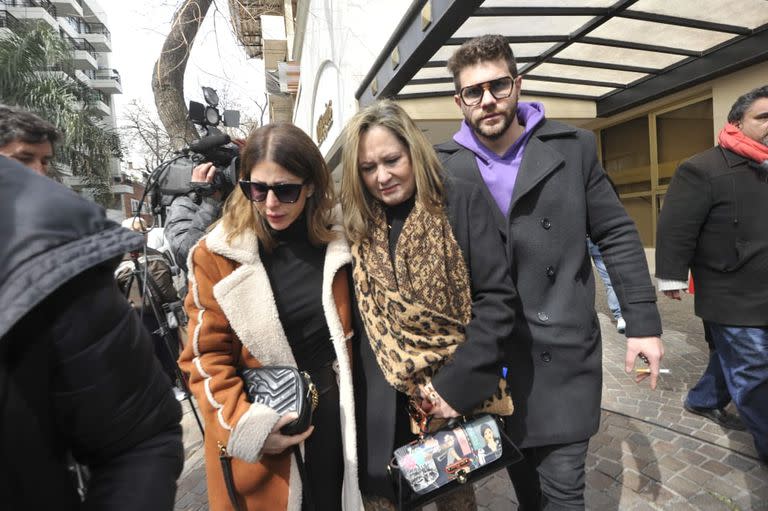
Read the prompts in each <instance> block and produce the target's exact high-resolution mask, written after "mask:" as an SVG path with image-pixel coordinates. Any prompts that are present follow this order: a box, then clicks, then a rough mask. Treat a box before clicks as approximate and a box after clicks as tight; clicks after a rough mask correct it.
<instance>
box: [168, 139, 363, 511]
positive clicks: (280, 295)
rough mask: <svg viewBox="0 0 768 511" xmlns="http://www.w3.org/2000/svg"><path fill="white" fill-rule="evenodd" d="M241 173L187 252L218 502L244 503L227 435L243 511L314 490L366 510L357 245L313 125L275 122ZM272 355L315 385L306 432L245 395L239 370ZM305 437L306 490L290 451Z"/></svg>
mask: <svg viewBox="0 0 768 511" xmlns="http://www.w3.org/2000/svg"><path fill="white" fill-rule="evenodd" d="M240 179H241V181H240V189H239V190H235V191H234V192H233V195H232V196H231V197H230V198H229V200H228V202H227V204H226V206H225V209H224V214H223V217H222V219H221V221H220V222H219V223H218V224H217V225H216V226H215V227H214V228H213V230H212V231H211V232H210V233H209V234H208V235H206V236H205V237H204V238H203V239H201V240H200V241H199V242H198V244H197V245H196V246H195V247H194V248H193V249H192V251H191V252H190V255H189V259H188V267H189V294H188V295H187V299H186V303H185V306H186V309H187V313H188V314H189V318H190V321H189V341H188V343H187V346H186V347H185V349H184V352H183V353H182V355H181V357H180V365H181V367H182V368H183V369H184V370H185V371H187V372H188V373H190V386H191V388H192V391H193V392H194V394H195V397H196V398H197V401H198V403H199V405H200V409H201V410H202V413H203V415H204V417H205V425H206V429H205V455H206V472H207V479H208V499H209V503H210V509H211V510H212V511H218V510H230V509H234V506H233V505H232V503H231V501H230V498H229V496H228V493H227V490H226V486H225V483H224V477H223V473H222V468H221V464H220V461H219V459H218V458H219V449H220V446H221V447H224V448H226V450H227V451H228V454H229V455H231V456H232V458H233V459H232V472H233V475H234V485H235V490H236V493H237V500H238V504H239V506H240V508H241V509H244V510H248V511H253V510H270V511H272V510H296V511H298V510H300V509H302V508H306V505H307V502H306V501H307V500H311V501H312V504H313V506H314V509H317V510H336V509H344V510H349V511H354V510H357V509H361V508H362V501H361V497H360V491H359V489H358V481H357V454H356V439H355V413H354V408H353V406H354V405H353V397H352V374H351V369H350V362H349V353H348V350H347V345H348V341H349V340H350V339H351V338H352V335H353V333H352V330H351V321H350V318H351V314H350V295H349V289H350V288H349V275H348V265H349V263H350V261H351V257H350V252H349V248H348V246H347V242H346V239H345V238H344V236H343V234H342V233H341V231H340V229H338V228H334V227H330V224H331V218H330V217H331V209H332V205H333V188H332V183H331V180H330V173H329V172H328V169H327V167H326V165H325V162H324V160H323V158H322V155H321V154H320V152H319V150H318V149H317V147H316V146H315V145H314V143H313V142H312V140H311V139H310V138H309V137H308V136H307V135H306V134H304V132H302V131H301V130H299V129H298V128H296V127H294V126H292V125H288V124H275V125H268V126H265V127H262V128H259V129H257V130H255V131H254V132H253V133H252V134H251V136H250V137H249V139H248V141H247V142H246V145H245V148H244V149H243V152H242V160H241V169H240ZM270 365H290V366H294V367H298V368H299V369H300V370H302V371H307V372H308V373H309V374H310V375H311V376H312V379H313V382H314V383H315V384H316V385H317V387H318V390H319V393H320V402H319V406H318V408H317V409H316V410H315V414H314V417H313V426H311V427H310V428H309V429H308V430H307V431H306V432H304V433H300V434H297V435H293V436H286V435H283V434H281V433H280V428H281V427H282V426H283V425H285V424H287V423H289V422H291V421H292V420H293V418H294V417H291V416H290V415H286V416H283V417H281V416H280V415H279V414H278V413H277V412H276V411H275V410H273V409H271V408H268V407H267V406H265V405H262V404H259V403H253V404H251V403H249V402H248V401H247V400H246V396H245V393H244V389H243V384H242V380H241V379H240V378H239V377H238V376H237V374H236V371H237V369H239V368H244V367H259V366H270ZM296 444H301V446H302V450H303V452H304V458H305V463H306V468H307V482H308V484H307V486H309V488H305V487H303V486H304V485H302V480H301V477H300V476H299V472H298V468H297V464H296V460H295V458H293V456H292V454H291V452H292V451H291V449H290V447H291V446H293V445H296ZM308 494H309V495H311V497H307V495H308Z"/></svg>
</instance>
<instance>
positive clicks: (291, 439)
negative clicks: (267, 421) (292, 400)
mask: <svg viewBox="0 0 768 511" xmlns="http://www.w3.org/2000/svg"><path fill="white" fill-rule="evenodd" d="M298 418H299V416H298V415H296V414H295V413H287V414H285V415H283V416H282V417H280V420H279V421H277V424H275V427H274V428H272V433H270V434H269V435H267V439H266V440H265V441H264V447H262V448H261V452H262V454H280V453H281V452H283V451H284V450H286V449H287V448H289V447H291V446H293V445H296V444H300V443H301V442H303V441H304V440H306V439H307V438H308V437H309V435H311V434H312V432H313V431H314V430H315V427H314V426H310V427H308V428H307V430H306V431H305V432H304V433H299V434H298V435H283V434H282V433H280V428H282V427H283V426H285V425H286V424H290V423H291V422H293V421H295V420H296V419H298Z"/></svg>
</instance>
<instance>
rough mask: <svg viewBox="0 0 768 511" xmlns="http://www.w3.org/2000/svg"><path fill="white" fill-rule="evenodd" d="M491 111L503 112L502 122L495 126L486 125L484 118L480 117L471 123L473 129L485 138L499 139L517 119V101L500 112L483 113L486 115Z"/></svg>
mask: <svg viewBox="0 0 768 511" xmlns="http://www.w3.org/2000/svg"><path fill="white" fill-rule="evenodd" d="M489 113H500V114H502V120H501V123H499V124H496V125H494V126H485V125H483V124H482V119H478V120H476V121H473V122H472V123H471V126H472V130H473V131H474V132H475V133H476V134H479V135H480V136H482V137H483V138H486V139H488V140H497V139H499V138H501V137H502V136H503V135H504V133H506V132H507V130H508V129H509V127H510V126H512V121H513V120H514V119H515V115H517V102H515V103H514V104H512V105H510V108H509V109H508V110H506V111H503V110H502V111H498V112H483V115H484V116H485V115H488V114H489Z"/></svg>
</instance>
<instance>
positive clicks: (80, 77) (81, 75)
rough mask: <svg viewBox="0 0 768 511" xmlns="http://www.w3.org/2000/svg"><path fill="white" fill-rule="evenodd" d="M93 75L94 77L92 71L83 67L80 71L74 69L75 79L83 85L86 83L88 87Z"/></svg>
mask: <svg viewBox="0 0 768 511" xmlns="http://www.w3.org/2000/svg"><path fill="white" fill-rule="evenodd" d="M93 77H94V71H92V70H90V69H85V70H82V71H81V70H80V69H75V78H76V79H77V81H79V82H80V83H82V84H84V85H87V86H89V87H90V86H91V80H93Z"/></svg>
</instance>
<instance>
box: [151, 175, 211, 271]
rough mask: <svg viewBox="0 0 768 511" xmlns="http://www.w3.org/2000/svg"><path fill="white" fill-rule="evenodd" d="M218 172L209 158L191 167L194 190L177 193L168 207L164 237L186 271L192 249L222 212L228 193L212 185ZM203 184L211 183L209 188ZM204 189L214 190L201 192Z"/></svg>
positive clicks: (178, 262)
mask: <svg viewBox="0 0 768 511" xmlns="http://www.w3.org/2000/svg"><path fill="white" fill-rule="evenodd" d="M216 172H217V170H216V167H215V166H214V165H213V163H210V162H208V163H203V164H201V165H198V166H196V167H195V168H194V170H192V178H191V183H190V185H191V188H192V191H191V192H189V193H188V194H186V195H180V196H178V197H176V198H175V199H174V200H173V202H171V206H170V207H169V208H168V217H167V219H166V223H165V237H166V239H167V240H168V243H169V244H170V245H171V253H172V254H173V257H174V259H175V260H176V264H177V265H178V266H179V268H181V269H182V270H184V271H187V254H188V253H189V250H190V249H191V248H192V247H193V246H194V244H195V243H197V240H199V239H200V238H202V237H203V235H204V234H205V231H206V229H208V227H210V225H211V224H212V223H213V222H215V221H216V220H218V218H219V217H220V216H221V206H222V204H223V203H224V198H226V197H224V193H223V191H222V190H212V189H211V188H210V184H211V183H212V182H213V178H214V176H215V174H216ZM200 185H208V188H206V187H205V186H203V187H201V186H200ZM205 190H210V191H211V193H210V194H208V195H204V193H201V191H205Z"/></svg>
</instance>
